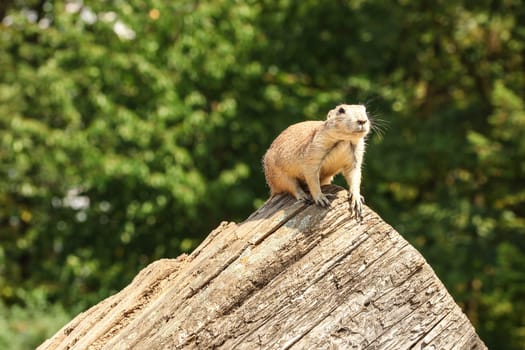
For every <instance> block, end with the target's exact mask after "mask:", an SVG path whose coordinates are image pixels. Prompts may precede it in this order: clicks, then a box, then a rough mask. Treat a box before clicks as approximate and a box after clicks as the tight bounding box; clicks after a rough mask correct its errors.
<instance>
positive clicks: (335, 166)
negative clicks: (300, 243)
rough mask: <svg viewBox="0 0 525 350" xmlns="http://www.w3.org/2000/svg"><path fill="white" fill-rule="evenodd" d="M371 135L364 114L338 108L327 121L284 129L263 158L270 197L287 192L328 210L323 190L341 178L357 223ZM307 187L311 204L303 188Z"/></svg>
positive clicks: (355, 109)
mask: <svg viewBox="0 0 525 350" xmlns="http://www.w3.org/2000/svg"><path fill="white" fill-rule="evenodd" d="M369 131H370V121H369V119H368V116H367V114H366V108H365V107H364V106H362V105H346V104H342V105H339V106H337V107H335V108H334V109H332V110H330V111H329V112H328V115H327V116H326V120H325V121H321V120H319V121H305V122H301V123H297V124H293V125H291V126H289V127H288V128H287V129H285V130H284V131H283V132H282V133H281V134H280V135H279V136H277V138H276V139H275V140H274V141H273V143H272V144H271V146H270V148H269V149H268V151H266V154H265V155H264V158H263V166H264V174H265V177H266V182H267V183H268V186H270V190H271V195H272V196H274V195H276V194H278V193H283V192H287V193H290V194H292V195H293V196H294V197H295V198H296V199H297V200H300V201H309V200H310V199H313V201H314V202H315V203H316V204H318V205H320V206H323V207H327V206H329V205H330V201H329V199H328V198H327V197H326V195H324V194H323V193H322V192H321V186H322V185H327V184H330V183H331V182H332V179H333V177H334V176H335V175H336V174H338V173H342V174H343V176H344V177H345V180H346V182H347V184H348V186H349V192H350V195H349V201H350V210H351V211H352V214H353V216H355V217H356V218H361V217H362V214H361V210H362V202H363V198H362V196H361V193H360V187H361V165H362V163H363V156H364V152H365V137H366V135H367V134H368V132H369ZM304 185H306V186H307V188H308V190H309V191H310V194H311V198H310V197H309V196H308V195H307V194H306V193H305V192H304V190H303V188H302V187H301V186H304Z"/></svg>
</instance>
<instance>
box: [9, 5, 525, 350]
mask: <svg viewBox="0 0 525 350" xmlns="http://www.w3.org/2000/svg"><path fill="white" fill-rule="evenodd" d="M77 4H78V3H75V2H64V1H50V0H40V1H31V0H26V1H23V0H8V1H5V0H3V1H2V3H1V5H0V20H1V21H2V22H1V24H0V244H1V246H0V301H1V302H0V348H3V347H6V348H10V349H17V348H19V349H26V348H31V347H34V346H35V345H37V344H39V343H40V342H41V341H42V340H43V338H45V337H46V336H49V335H50V334H52V333H54V332H55V331H56V330H57V329H58V328H59V327H61V326H62V325H63V324H64V323H65V322H66V321H67V320H68V319H69V318H70V317H72V316H73V315H74V314H75V313H77V312H79V311H81V310H83V309H85V308H86V307H88V306H90V305H92V304H94V303H96V302H98V301H99V300H101V299H102V298H104V297H106V296H108V295H110V294H112V293H114V292H115V291H118V290H119V289H121V288H122V287H123V286H124V285H126V284H127V283H129V282H130V280H131V278H132V277H133V276H134V275H135V274H136V273H137V272H138V271H139V270H140V269H141V268H143V267H144V266H145V265H146V264H148V263H150V262H152V261H154V260H156V259H159V258H161V257H176V256H177V255H179V254H181V253H182V252H189V251H191V250H192V249H193V248H194V247H196V246H197V245H198V244H199V242H200V241H201V240H202V239H203V237H205V236H206V234H207V233H208V232H209V231H210V230H211V229H213V228H214V227H215V226H217V225H218V224H219V222H220V221H222V220H235V221H242V220H243V219H244V218H246V217H247V216H248V215H249V214H250V213H251V212H252V211H254V210H255V209H256V208H257V207H259V206H260V205H261V204H262V203H263V202H264V201H265V200H266V198H267V195H268V189H267V187H266V185H265V182H264V177H263V173H262V167H261V163H260V160H261V158H262V155H263V154H264V152H265V150H266V148H267V147H268V145H269V144H270V143H271V141H272V140H273V138H274V137H275V136H276V135H277V134H278V133H279V132H280V131H281V130H283V129H284V128H285V127H286V126H288V125H289V124H291V123H295V122H299V121H302V120H305V119H324V118H325V116H326V112H327V111H328V110H329V109H331V108H333V107H334V106H335V105H336V104H338V103H341V102H346V103H364V104H366V105H367V108H368V111H369V113H370V115H371V117H372V118H375V119H376V122H377V123H378V124H380V125H382V128H383V130H384V136H383V137H382V138H381V137H379V135H378V134H374V135H372V136H371V137H370V139H369V142H368V150H367V154H366V159H365V167H364V175H363V176H364V178H363V191H362V192H363V194H364V195H365V197H366V200H367V203H368V205H369V206H371V207H372V208H373V209H374V210H376V211H377V212H378V213H379V214H380V215H381V216H382V217H383V218H384V219H385V220H386V221H387V222H389V223H390V224H392V225H393V226H394V227H395V228H396V229H397V230H398V231H399V232H400V233H401V234H402V235H404V236H405V237H406V238H407V239H408V240H409V241H410V242H411V243H412V244H413V245H415V246H416V247H417V248H418V249H419V250H420V251H421V252H422V253H423V255H424V256H425V257H426V259H427V260H428V261H429V263H430V264H431V265H432V266H433V267H434V269H435V270H436V272H437V274H438V276H439V277H440V278H441V279H442V280H443V282H444V283H445V284H446V286H447V288H448V289H449V291H450V292H451V293H452V294H453V296H454V297H455V299H456V300H457V302H458V303H459V304H460V305H461V307H462V308H463V310H464V311H465V312H466V313H467V315H468V316H469V318H470V320H471V321H472V322H473V324H474V325H475V326H476V329H477V330H478V332H479V334H480V336H481V337H482V339H483V340H484V341H485V342H486V343H487V345H488V346H489V347H490V348H492V349H525V274H524V269H525V241H524V238H525V186H524V183H525V104H524V96H525V4H524V2H523V1H515V0H506V1H503V0H502V1H488V0H482V1H453V0H450V1H416V0H397V1H394V0H384V1H362V0H350V1H335V0H334V1H317V0H304V1H294V0H280V1H277V0H276V1H234V0H221V1H219V0H208V1H185V0H176V1H160V0H149V1H139V0H126V1H122V0H107V1H88V0H86V1H84V3H83V5H77ZM338 183H339V184H343V183H344V182H343V181H341V179H338Z"/></svg>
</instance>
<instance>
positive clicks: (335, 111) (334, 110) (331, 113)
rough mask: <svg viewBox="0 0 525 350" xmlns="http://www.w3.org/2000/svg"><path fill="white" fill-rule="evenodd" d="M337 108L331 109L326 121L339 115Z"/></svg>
mask: <svg viewBox="0 0 525 350" xmlns="http://www.w3.org/2000/svg"><path fill="white" fill-rule="evenodd" d="M336 109H337V108H334V109H331V110H330V111H329V112H328V114H327V115H326V119H327V120H328V119H330V118H333V117H335V116H336V115H337V110H336Z"/></svg>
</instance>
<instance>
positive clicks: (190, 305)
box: [39, 186, 486, 350]
mask: <svg viewBox="0 0 525 350" xmlns="http://www.w3.org/2000/svg"><path fill="white" fill-rule="evenodd" d="M324 191H329V192H332V193H337V198H336V199H335V200H334V201H333V202H332V205H331V207H330V208H328V209H322V208H319V207H316V206H314V205H306V204H301V203H295V202H294V200H293V199H292V198H291V197H289V196H278V197H275V198H273V199H272V200H270V201H269V202H267V203H266V204H265V205H264V206H263V207H261V208H260V209H259V210H257V211H256V212H255V213H253V214H252V215H251V216H250V217H249V218H248V219H247V220H246V221H244V222H243V223H241V224H238V225H237V224H235V223H222V224H221V225H220V226H219V227H218V228H217V229H215V230H214V231H213V232H211V233H210V235H209V236H208V237H207V239H206V240H205V241H204V242H203V243H202V244H201V245H200V246H199V247H198V248H197V249H196V250H195V251H194V252H193V253H192V254H191V255H189V256H186V255H184V256H180V257H178V258H177V259H164V260H160V261H157V262H155V263H153V264H151V265H149V266H148V267H146V268H145V269H144V270H142V271H141V272H140V273H139V274H138V275H137V276H136V277H135V279H134V280H133V282H132V283H131V284H130V285H129V286H128V287H126V288H125V289H123V290H122V291H121V292H119V293H117V294H115V295H114V296H112V297H109V298H107V299H106V300H104V301H102V302H100V303H99V304H97V305H95V306H94V307H92V308H91V309H89V310H88V311H86V312H84V313H82V314H80V315H78V316H77V317H76V318H75V319H73V320H72V321H71V322H70V323H69V324H67V325H66V326H64V327H63V328H62V329H61V330H60V331H59V332H57V334H56V335H55V336H54V337H52V338H51V339H49V340H47V341H46V342H45V343H43V344H42V345H41V346H40V347H39V349H40V350H43V349H210V348H221V349H486V347H485V345H484V344H483V342H482V341H481V340H480V339H479V338H478V336H477V335H476V333H475V330H474V328H473V327H472V325H471V324H470V322H469V321H468V319H467V317H466V316H465V315H464V314H463V313H462V311H461V310H460V308H459V307H458V306H457V305H456V303H455V302H454V300H453V299H452V297H451V296H450V295H449V294H448V292H447V291H446V289H445V287H444V286H443V285H442V283H441V282H440V281H439V279H438V278H437V277H436V275H435V274H434V272H433V271H432V268H431V267H430V266H429V265H428V264H427V263H426V262H425V260H424V258H423V257H422V256H421V255H420V254H419V253H418V252H417V251H416V250H415V249H414V248H413V247H412V246H410V245H409V244H408V243H407V241H405V240H404V239H403V238H402V237H401V236H400V235H399V234H398V233H397V232H396V231H395V230H394V229H393V228H392V227H390V226H389V225H388V224H386V223H385V222H383V221H382V220H381V219H380V218H379V216H378V215H377V214H375V213H374V212H373V211H371V210H370V209H369V208H366V207H365V209H364V210H365V211H364V219H363V221H362V222H361V223H358V222H356V221H355V220H354V219H351V218H350V216H349V211H348V202H347V200H346V196H347V195H348V194H347V192H346V191H343V190H342V189H341V188H339V187H336V186H330V187H327V188H325V189H324Z"/></svg>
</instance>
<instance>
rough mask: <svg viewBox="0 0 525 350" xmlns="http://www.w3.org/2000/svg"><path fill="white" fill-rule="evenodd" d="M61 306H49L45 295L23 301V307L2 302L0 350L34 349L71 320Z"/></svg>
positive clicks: (69, 314)
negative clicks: (9, 305)
mask: <svg viewBox="0 0 525 350" xmlns="http://www.w3.org/2000/svg"><path fill="white" fill-rule="evenodd" d="M72 314H73V313H67V312H66V311H65V310H64V307H63V306H62V305H60V304H53V305H49V304H48V302H47V301H46V299H45V296H44V295H43V294H42V293H34V294H30V295H26V296H25V297H24V304H23V305H14V306H11V307H8V306H6V305H5V304H4V303H3V302H0V349H35V348H36V347H37V346H38V345H40V344H41V343H42V342H43V340H45V339H47V338H50V337H51V336H52V335H53V334H55V333H56V332H57V331H58V330H59V329H60V328H62V326H63V325H65V324H66V323H67V322H69V320H70V319H71V318H72Z"/></svg>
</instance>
